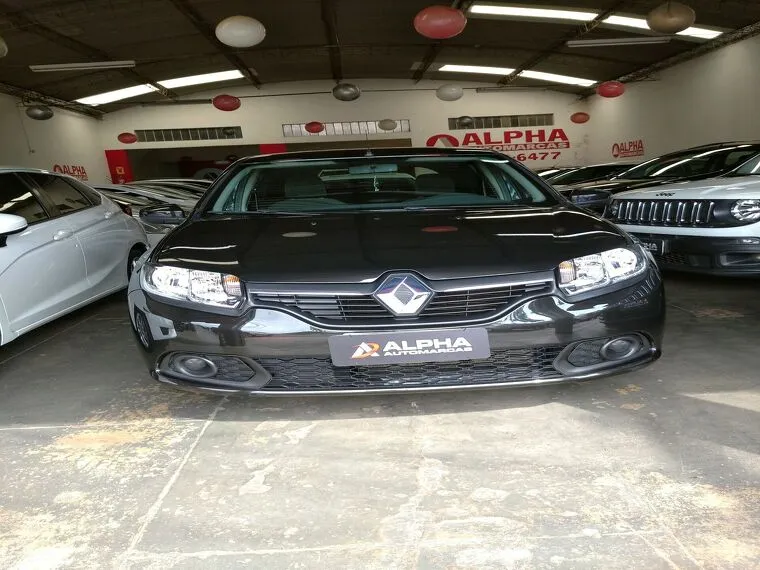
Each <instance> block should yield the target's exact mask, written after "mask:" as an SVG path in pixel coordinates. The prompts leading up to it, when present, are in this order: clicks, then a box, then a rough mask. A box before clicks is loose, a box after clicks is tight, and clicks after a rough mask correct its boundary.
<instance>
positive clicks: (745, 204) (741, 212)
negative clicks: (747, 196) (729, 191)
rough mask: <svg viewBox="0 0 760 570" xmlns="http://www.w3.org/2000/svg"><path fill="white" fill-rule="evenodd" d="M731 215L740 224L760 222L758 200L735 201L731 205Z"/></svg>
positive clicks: (759, 202) (759, 204)
mask: <svg viewBox="0 0 760 570" xmlns="http://www.w3.org/2000/svg"><path fill="white" fill-rule="evenodd" d="M731 215H732V216H733V217H734V218H736V219H737V220H739V221H740V222H757V221H760V200H737V201H736V202H734V203H733V204H732V205H731Z"/></svg>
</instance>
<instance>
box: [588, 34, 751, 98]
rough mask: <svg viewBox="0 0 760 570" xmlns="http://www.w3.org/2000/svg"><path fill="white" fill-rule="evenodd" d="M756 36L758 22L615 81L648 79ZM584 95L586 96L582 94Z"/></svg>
mask: <svg viewBox="0 0 760 570" xmlns="http://www.w3.org/2000/svg"><path fill="white" fill-rule="evenodd" d="M758 35H760V22H755V23H754V24H750V25H749V26H745V27H743V28H739V29H738V30H734V31H732V32H726V33H724V34H721V35H719V36H718V37H717V38H715V39H713V40H710V41H708V42H705V43H703V44H700V45H699V46H697V47H695V48H694V49H691V50H689V51H685V52H682V53H679V54H676V55H674V56H672V57H669V58H667V59H663V60H662V61H658V62H656V63H653V64H652V65H648V66H646V67H642V68H641V69H637V70H636V71H632V72H631V73H628V74H626V75H623V76H621V77H618V78H616V79H617V81H621V82H623V83H628V82H631V81H641V80H644V79H648V78H650V77H651V76H652V74H654V73H657V72H658V71H662V70H664V69H668V68H669V67H673V66H674V65H678V64H679V63H684V62H687V61H689V60H692V59H695V58H697V57H700V56H702V55H705V54H708V53H710V52H712V51H715V50H716V49H720V48H722V47H726V46H728V45H731V44H735V43H737V42H740V41H742V40H746V39H748V38H751V37H754V36H758ZM589 92H590V93H588V94H592V93H594V92H595V91H594V90H593V89H590V90H589ZM584 95H587V94H586V93H584Z"/></svg>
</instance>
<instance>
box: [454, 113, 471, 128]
mask: <svg viewBox="0 0 760 570" xmlns="http://www.w3.org/2000/svg"><path fill="white" fill-rule="evenodd" d="M474 124H475V119H473V118H472V117H470V116H468V115H464V116H462V117H459V118H458V119H457V125H459V126H460V127H471V126H473V125H474Z"/></svg>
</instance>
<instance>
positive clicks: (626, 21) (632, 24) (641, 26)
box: [602, 15, 723, 40]
mask: <svg viewBox="0 0 760 570" xmlns="http://www.w3.org/2000/svg"><path fill="white" fill-rule="evenodd" d="M602 22H603V23H604V24H607V25H609V26H621V27H623V28H635V29H637V30H646V31H647V32H651V30H650V29H649V25H648V24H647V21H646V19H645V18H633V17H630V16H614V15H613V16H610V17H608V18H605V19H604V20H602ZM722 33H723V32H719V31H718V30H710V29H708V28H697V27H691V28H686V29H685V30H684V31H682V32H678V34H676V35H678V36H688V37H692V38H699V39H702V40H712V39H714V38H717V37H718V36H719V35H721V34H722Z"/></svg>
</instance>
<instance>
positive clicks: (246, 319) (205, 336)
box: [128, 267, 665, 396]
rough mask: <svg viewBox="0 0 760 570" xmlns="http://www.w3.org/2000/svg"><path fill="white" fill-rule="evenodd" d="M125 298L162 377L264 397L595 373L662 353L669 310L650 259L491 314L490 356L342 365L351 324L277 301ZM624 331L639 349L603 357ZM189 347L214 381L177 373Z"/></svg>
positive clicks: (522, 382) (512, 382) (510, 382)
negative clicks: (576, 295) (307, 318)
mask: <svg viewBox="0 0 760 570" xmlns="http://www.w3.org/2000/svg"><path fill="white" fill-rule="evenodd" d="M128 298H129V306H130V314H131V317H132V324H133V328H134V329H135V332H136V337H137V339H138V345H139V346H140V347H141V352H142V354H143V356H144V357H145V360H146V362H147V364H148V367H149V370H150V372H151V374H152V375H153V377H154V378H155V379H157V380H159V381H161V382H164V383H167V384H171V385H174V386H177V387H181V388H186V389H191V390H196V391H202V392H208V393H217V394H231V393H244V394H250V395H257V396H282V395H299V396H300V395H307V394H308V395H314V394H334V393H351V394H357V393H373V394H376V393H384V392H398V391H408V392H409V391H411V392H414V391H426V390H452V389H463V388H492V387H498V386H527V385H536V384H545V383H555V382H563V381H570V380H584V379H588V378H596V377H600V376H605V375H610V374H616V373H620V372H625V371H629V370H632V369H635V368H638V367H641V366H644V365H646V364H649V363H651V362H652V361H654V360H656V359H657V358H659V356H660V350H661V338H662V332H663V326H664V316H665V301H664V292H663V287H662V282H661V279H660V275H659V273H658V271H657V269H656V268H654V267H653V268H651V269H650V270H649V272H648V273H647V274H646V275H645V276H644V277H643V278H642V279H641V280H639V281H638V282H637V283H636V284H633V285H632V286H630V287H628V288H625V289H622V290H618V291H615V292H613V293H608V294H605V295H601V296H597V297H594V298H590V299H587V300H584V301H578V302H568V301H567V300H564V299H562V298H561V297H560V296H559V295H556V294H547V295H544V296H539V297H536V298H533V299H530V300H527V301H524V302H521V303H517V304H516V305H515V306H513V307H511V308H510V309H509V310H508V311H507V312H506V313H505V314H503V315H502V316H500V317H499V318H498V319H496V320H494V321H493V322H490V323H489V324H485V325H478V328H484V329H486V331H487V333H488V339H489V343H490V350H491V356H490V358H487V359H480V360H463V361H454V362H426V363H423V364H386V365H381V366H350V367H336V366H333V364H332V360H331V356H330V348H329V345H328V339H329V338H330V337H332V336H335V335H341V334H346V332H347V331H345V330H341V331H333V330H328V329H325V328H320V327H317V326H314V325H313V324H309V323H306V322H304V321H302V320H300V319H299V318H297V317H295V316H292V315H289V314H286V313H284V312H280V311H277V310H273V309H253V308H252V309H250V310H249V311H247V312H246V313H244V314H243V315H241V316H237V317H235V316H223V315H218V314H213V313H207V312H201V311H194V310H190V309H187V308H180V307H176V306H173V305H169V304H166V303H164V302H161V301H158V300H156V299H154V298H150V297H148V296H146V295H145V293H143V292H142V291H141V290H140V289H133V290H131V291H130V293H129V297H128ZM451 328H452V329H453V328H457V329H461V328H462V327H461V325H460V326H456V327H451ZM399 330H403V331H404V332H407V331H408V330H410V329H406V328H404V329H399ZM411 330H414V329H411ZM436 330H445V327H444V328H437V329H436ZM387 332H389V331H383V333H387ZM391 332H392V331H391ZM365 333H366V334H368V335H371V332H367V331H362V334H365ZM626 335H628V336H631V335H633V336H634V337H635V338H638V339H640V341H641V347H640V350H638V351H637V352H636V353H635V354H632V355H631V356H630V357H627V358H625V359H622V360H620V361H613V362H608V361H603V359H601V357H599V348H600V347H601V346H602V345H603V344H604V343H605V342H607V341H608V340H610V339H614V338H618V337H623V336H626ZM581 345H582V346H581ZM576 349H577V350H576ZM595 351H596V352H595ZM177 355H179V356H177ZM183 355H191V356H192V355H200V356H202V357H203V358H206V359H210V360H211V361H212V363H214V364H215V365H216V368H217V369H218V370H219V371H220V372H219V373H218V374H217V375H216V376H214V377H213V378H207V379H199V378H188V377H187V376H184V375H183V374H178V373H177V371H176V369H174V368H172V366H173V365H174V363H175V362H176V358H179V357H184V356H183ZM570 361H572V363H571V362H570Z"/></svg>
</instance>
